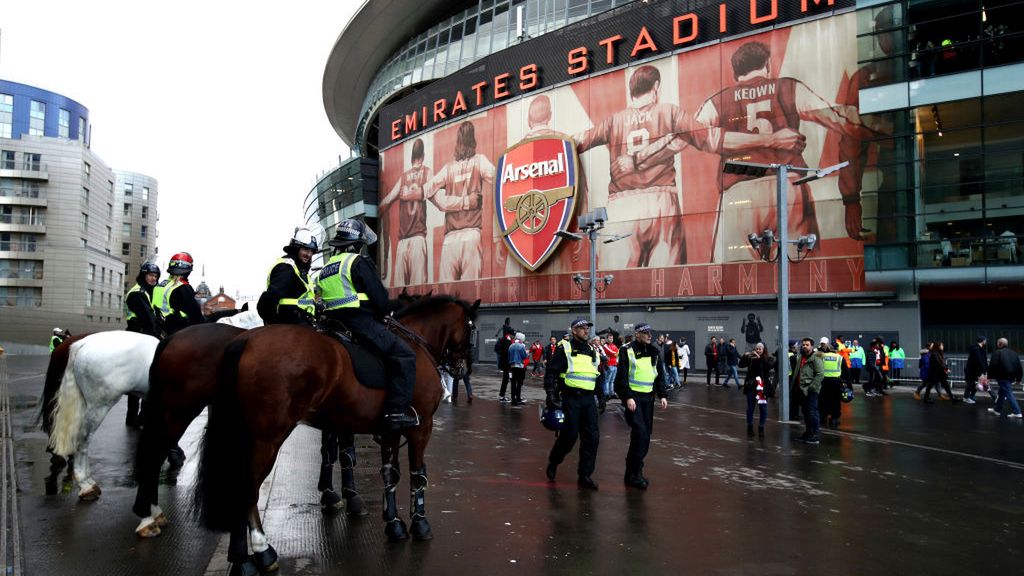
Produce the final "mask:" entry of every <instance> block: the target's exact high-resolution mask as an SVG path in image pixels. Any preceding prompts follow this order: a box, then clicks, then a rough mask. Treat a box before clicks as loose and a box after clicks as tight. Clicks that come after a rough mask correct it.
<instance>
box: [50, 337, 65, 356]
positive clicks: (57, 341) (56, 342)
mask: <svg viewBox="0 0 1024 576" xmlns="http://www.w3.org/2000/svg"><path fill="white" fill-rule="evenodd" d="M62 342H64V339H63V338H61V337H60V336H50V352H53V351H54V350H55V349H56V348H57V346H60V345H61V343H62Z"/></svg>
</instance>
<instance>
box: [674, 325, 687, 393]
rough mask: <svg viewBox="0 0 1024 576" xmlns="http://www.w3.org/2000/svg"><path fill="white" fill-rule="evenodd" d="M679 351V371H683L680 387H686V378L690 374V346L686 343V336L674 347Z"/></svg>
mask: <svg viewBox="0 0 1024 576" xmlns="http://www.w3.org/2000/svg"><path fill="white" fill-rule="evenodd" d="M676 347H677V349H678V350H679V369H680V370H682V371H683V382H682V385H683V386H685V385H686V378H687V376H689V374H690V345H689V344H687V343H686V336H683V337H681V338H680V339H679V344H677V345H676Z"/></svg>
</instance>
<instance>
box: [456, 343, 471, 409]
mask: <svg viewBox="0 0 1024 576" xmlns="http://www.w3.org/2000/svg"><path fill="white" fill-rule="evenodd" d="M466 352H467V356H466V357H467V358H472V357H473V348H472V346H470V348H469V350H467V351H466ZM472 373H473V362H472V361H471V360H466V367H465V369H464V370H463V371H462V374H460V375H458V376H456V377H455V379H454V380H453V381H452V404H457V403H458V401H459V381H462V382H463V383H464V384H465V386H466V404H472V403H473V384H472V383H471V382H470V381H469V376H470V375H471V374H472Z"/></svg>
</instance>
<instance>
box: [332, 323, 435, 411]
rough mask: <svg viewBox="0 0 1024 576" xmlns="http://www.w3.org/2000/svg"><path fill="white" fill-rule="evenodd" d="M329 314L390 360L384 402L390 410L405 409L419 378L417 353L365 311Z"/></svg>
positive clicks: (387, 366) (360, 341) (364, 343)
mask: <svg viewBox="0 0 1024 576" xmlns="http://www.w3.org/2000/svg"><path fill="white" fill-rule="evenodd" d="M326 315H327V317H328V318H335V319H337V320H340V321H341V322H344V323H345V325H346V326H348V328H349V330H351V331H352V332H354V333H355V334H356V336H357V337H358V338H359V343H360V344H363V345H365V346H367V347H370V348H373V349H375V351H376V352H377V354H379V355H380V356H381V357H382V358H384V359H385V360H386V361H385V362H384V366H385V368H387V371H388V397H387V400H386V401H385V403H384V411H385V413H387V414H397V413H404V412H405V411H406V410H407V409H408V408H409V404H411V403H412V394H413V389H412V387H413V384H414V383H415V381H416V354H415V353H414V352H413V351H412V348H410V347H409V345H408V344H406V343H405V341H404V340H402V339H401V338H399V337H398V336H395V335H394V334H392V333H391V332H389V331H388V330H387V328H385V327H384V325H383V324H381V323H380V322H377V321H376V320H374V319H373V317H372V316H371V315H370V314H369V313H365V312H354V313H353V312H349V313H345V312H339V311H336V310H332V311H330V312H327V314H326Z"/></svg>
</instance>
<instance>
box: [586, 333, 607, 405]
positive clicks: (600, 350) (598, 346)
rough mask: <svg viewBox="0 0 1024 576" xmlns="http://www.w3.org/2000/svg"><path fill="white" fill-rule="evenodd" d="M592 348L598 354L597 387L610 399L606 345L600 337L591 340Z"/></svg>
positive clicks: (603, 395)
mask: <svg viewBox="0 0 1024 576" xmlns="http://www.w3.org/2000/svg"><path fill="white" fill-rule="evenodd" d="M590 347H591V348H593V349H594V352H595V353H597V387H598V388H600V389H601V395H602V397H604V398H608V395H607V394H606V393H605V391H606V390H607V389H608V387H609V386H610V385H611V384H610V383H609V382H608V355H607V354H605V352H604V343H603V342H602V340H601V337H600V336H594V337H593V338H591V339H590Z"/></svg>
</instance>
